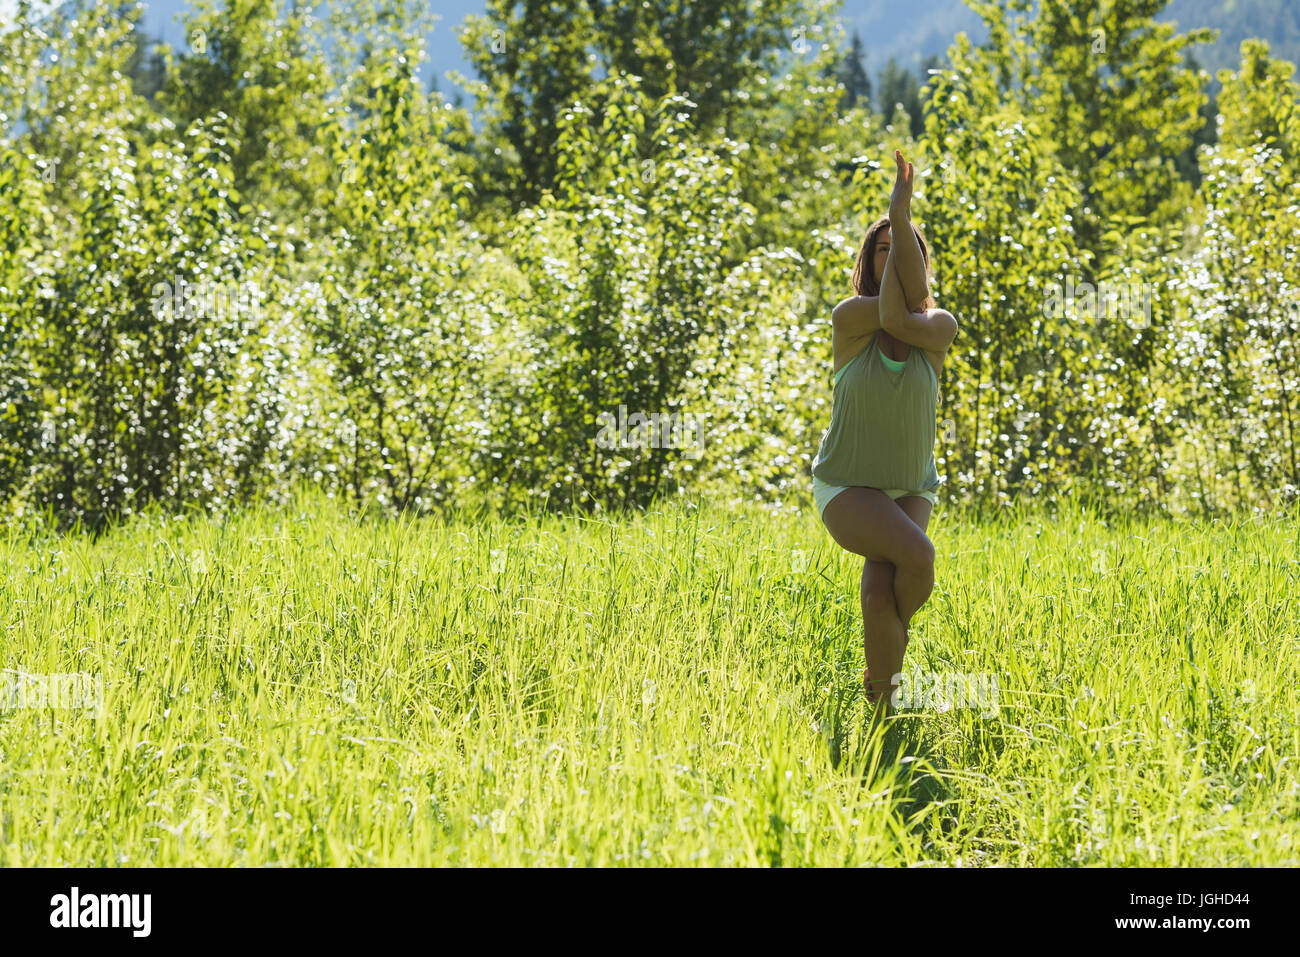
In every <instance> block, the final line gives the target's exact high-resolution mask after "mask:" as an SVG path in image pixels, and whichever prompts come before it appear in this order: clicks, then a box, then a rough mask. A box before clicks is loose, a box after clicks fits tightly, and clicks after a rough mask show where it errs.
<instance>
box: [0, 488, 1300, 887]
mask: <svg viewBox="0 0 1300 957" xmlns="http://www.w3.org/2000/svg"><path fill="white" fill-rule="evenodd" d="M928 532H929V535H930V537H931V538H932V540H933V541H934V542H935V546H936V549H937V558H936V576H937V584H936V586H935V590H934V593H933V595H932V596H931V598H930V600H929V602H928V603H927V604H926V605H925V606H924V607H923V608H922V609H921V610H920V612H918V614H917V616H916V618H915V619H914V621H913V637H912V642H911V645H910V646H909V648H908V653H907V660H906V667H907V668H908V669H915V670H917V671H918V672H923V673H926V674H939V675H982V676H984V680H985V689H986V690H987V688H988V683H989V682H990V681H992V680H993V679H995V687H996V696H997V700H996V707H995V708H988V707H985V708H977V707H960V706H949V707H946V708H945V707H943V706H942V702H935V701H929V702H922V704H923V706H921V707H914V708H899V709H897V710H895V711H894V713H893V715H892V716H891V717H890V718H888V719H887V720H885V721H883V722H881V721H879V720H871V719H870V716H869V715H868V712H867V710H866V706H865V702H864V699H863V694H862V687H861V675H862V665H863V652H862V635H861V627H862V626H861V621H862V619H861V609H860V600H859V582H860V577H861V570H862V569H861V564H860V561H859V560H858V559H855V558H854V557H853V556H851V555H848V554H847V553H845V552H843V551H842V550H841V549H840V548H839V547H838V546H836V545H835V544H834V543H833V542H832V541H831V539H830V538H829V536H828V534H827V533H826V532H825V530H824V529H823V528H822V526H821V525H820V524H819V523H818V521H817V518H816V515H815V513H814V512H813V510H812V507H811V503H807V504H806V505H805V506H804V507H802V508H798V509H796V510H792V511H788V512H779V511H774V510H768V509H765V508H762V507H758V506H750V505H731V506H723V505H720V504H717V505H715V504H709V503H707V502H705V503H699V504H693V503H676V502H674V503H668V504H662V505H656V506H655V507H654V508H652V509H650V510H648V511H644V512H631V513H628V514H626V515H623V516H613V515H611V516H609V517H601V516H600V515H599V514H597V515H596V516H586V517H578V516H566V515H562V514H550V515H542V514H540V513H535V514H534V515H533V516H532V517H528V516H524V517H522V518H517V519H512V520H506V519H503V518H500V517H496V516H494V515H492V514H488V513H486V512H479V513H474V512H469V511H461V512H451V513H448V515H447V516H445V517H443V518H427V517H426V518H410V517H400V516H399V517H381V516H378V515H376V514H365V513H361V512H357V511H354V510H350V509H349V508H348V507H346V506H343V505H340V504H339V503H338V502H336V501H334V500H331V499H328V498H326V497H324V496H321V495H319V494H317V493H312V492H308V491H299V492H297V493H295V495H294V497H293V498H292V500H291V501H290V502H289V503H288V504H286V505H283V506H269V505H268V506H260V507H257V506H253V507H247V508H242V509H239V510H236V511H234V512H231V513H230V514H229V515H228V516H226V517H224V518H222V517H193V518H190V519H186V520H176V519H167V518H164V517H163V515H162V513H161V512H160V511H158V510H155V509H150V510H148V511H146V512H144V513H142V514H140V515H137V516H135V517H133V518H132V519H131V520H130V521H128V522H125V523H123V524H121V525H116V526H113V527H111V528H109V529H108V530H107V532H106V533H105V534H103V535H101V536H99V537H98V538H95V537H93V536H91V535H89V534H80V533H73V534H62V533H56V532H54V531H46V530H44V529H43V528H42V527H41V526H39V525H36V524H31V523H28V524H27V525H15V526H11V527H9V528H8V529H7V530H5V531H4V532H3V538H2V539H0V557H2V561H3V565H4V574H3V576H2V577H0V609H2V610H3V615H4V622H3V625H4V641H3V646H2V651H0V664H2V666H3V668H4V669H5V672H4V675H3V677H4V678H5V682H6V683H5V686H4V687H5V688H6V698H5V700H4V702H3V704H2V706H0V865H4V866H15V865H33V866H179V865H203V866H270V867H285V866H300V865H327V866H342V865H540V866H571V865H579V866H580V865H605V866H620V865H629V866H661V865H668V866H705V865H724V866H726V865H734V866H759V867H768V866H773V867H776V866H780V867H790V866H859V865H916V866H922V865H960V866H987V865H1035V866H1114V865H1140V866H1145V865H1155V866H1213V865H1265V866H1296V864H1297V859H1298V858H1300V853H1298V851H1297V847H1296V844H1297V839H1298V838H1300V788H1298V786H1297V766H1296V762H1297V758H1298V756H1300V727H1298V726H1297V721H1296V716H1297V713H1300V709H1298V708H1297V701H1296V685H1297V671H1298V669H1300V664H1298V663H1300V654H1297V641H1298V640H1300V558H1298V557H1297V556H1300V526H1298V524H1297V520H1296V517H1295V516H1294V514H1292V515H1286V514H1284V513H1277V514H1274V515H1272V516H1269V517H1266V518H1255V519H1238V520H1236V521H1233V522H1223V521H1218V522H1204V523H1194V522H1191V521H1187V520H1177V521H1175V520H1171V519H1161V518H1153V519H1137V518H1134V519H1131V520H1128V519H1125V520H1116V519H1114V518H1109V519H1107V518H1103V517H1101V516H1099V515H1098V514H1096V513H1094V512H1090V511H1088V510H1087V509H1086V508H1084V507H1082V506H1078V505H1075V506H1071V507H1063V508H1062V509H1061V510H1060V511H1058V512H1056V513H1049V512H1048V511H1047V510H1045V509H1044V510H1042V511H1041V512H1035V511H1033V510H1031V509H1019V510H1016V511H1014V512H1010V511H1009V512H1008V513H1006V514H1005V515H1004V516H1002V517H987V516H985V517H982V518H981V517H978V516H976V515H975V514H974V513H969V514H968V513H966V512H963V511H961V510H960V509H958V508H956V507H948V506H946V505H945V504H944V503H942V502H941V504H940V507H939V508H938V509H937V510H936V512H935V514H934V516H933V518H932V519H931V523H930V526H929V530H928ZM73 673H79V674H86V675H93V676H95V677H96V679H98V680H100V681H101V686H102V700H99V701H97V702H93V704H94V705H95V706H94V707H92V706H90V704H91V703H90V702H86V701H83V702H82V707H81V708H74V707H69V706H67V702H66V701H63V702H61V703H60V702H54V701H52V700H51V699H50V698H49V697H47V698H46V700H44V701H43V702H42V701H41V700H39V698H38V697H36V695H35V693H34V690H33V689H34V688H35V687H36V685H35V684H34V682H36V681H38V678H33V677H32V676H52V675H64V674H73ZM983 703H984V704H985V705H987V704H988V702H987V701H985V702H983ZM950 704H951V702H950Z"/></svg>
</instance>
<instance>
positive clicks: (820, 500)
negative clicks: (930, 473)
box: [812, 475, 939, 515]
mask: <svg viewBox="0 0 1300 957" xmlns="http://www.w3.org/2000/svg"><path fill="white" fill-rule="evenodd" d="M812 480H813V501H814V502H816V503H817V514H818V515H822V514H824V513H825V511H826V505H827V503H828V502H830V500H831V499H833V498H834V497H835V496H836V495H839V494H840V492H843V491H844V490H845V489H846V488H853V486H851V485H831V484H830V483H829V482H823V481H822V480H821V479H819V478H818V477H817V476H815V475H814V476H813V477H812ZM880 491H882V492H884V493H885V494H886V495H888V496H889V497H890V498H892V499H900V498H903V497H904V496H906V495H919V496H920V497H921V498H923V499H925V500H926V501H927V502H929V503H930V504H931V505H937V504H939V495H938V493H936V492H932V491H923V492H909V491H908V490H907V489H905V488H882V489H881V490H880Z"/></svg>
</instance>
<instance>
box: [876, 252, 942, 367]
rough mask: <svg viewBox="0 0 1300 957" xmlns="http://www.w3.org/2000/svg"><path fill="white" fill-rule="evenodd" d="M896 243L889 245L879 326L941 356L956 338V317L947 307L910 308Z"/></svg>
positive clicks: (881, 290) (909, 343) (896, 337)
mask: <svg viewBox="0 0 1300 957" xmlns="http://www.w3.org/2000/svg"><path fill="white" fill-rule="evenodd" d="M896 246H897V244H896V243H890V244H889V255H888V256H887V257H886V258H885V275H884V276H883V277H882V279H881V283H880V327H881V328H882V329H884V330H885V331H886V332H887V333H889V334H890V335H891V336H893V337H894V338H895V339H897V340H899V341H900V342H906V343H907V344H908V345H909V346H915V347H916V348H918V349H926V350H928V351H930V352H936V353H939V354H940V355H942V354H943V353H945V352H947V351H948V347H949V346H951V345H952V341H953V339H955V338H957V320H956V319H954V318H953V316H952V313H950V312H948V310H946V309H927V310H925V311H924V312H911V311H909V310H908V308H907V306H906V305H905V304H904V302H903V284H902V282H901V281H900V280H899V277H898V270H897V263H896V260H895V259H894V249H895V248H896Z"/></svg>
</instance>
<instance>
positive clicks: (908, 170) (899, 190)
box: [889, 150, 912, 217]
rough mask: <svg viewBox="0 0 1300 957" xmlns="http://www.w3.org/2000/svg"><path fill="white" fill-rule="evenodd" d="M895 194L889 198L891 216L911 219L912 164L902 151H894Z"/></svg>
mask: <svg viewBox="0 0 1300 957" xmlns="http://www.w3.org/2000/svg"><path fill="white" fill-rule="evenodd" d="M894 164H895V166H896V167H897V171H896V173H895V174H894V192H893V194H892V195H891V196H890V197H889V215H890V216H903V217H910V216H911V215H912V164H911V163H909V162H907V161H906V160H905V159H903V154H902V152H901V151H900V150H894Z"/></svg>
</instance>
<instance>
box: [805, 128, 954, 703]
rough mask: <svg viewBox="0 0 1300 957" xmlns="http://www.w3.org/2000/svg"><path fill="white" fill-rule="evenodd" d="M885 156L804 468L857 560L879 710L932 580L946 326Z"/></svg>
mask: <svg viewBox="0 0 1300 957" xmlns="http://www.w3.org/2000/svg"><path fill="white" fill-rule="evenodd" d="M894 162H895V163H896V165H897V174H896V176H895V180H894V192H893V195H892V196H891V197H890V201H889V215H888V216H887V217H884V218H882V219H880V220H878V221H877V222H875V223H873V224H872V226H871V228H870V230H869V231H868V232H867V238H866V240H865V241H864V242H863V244H862V249H861V250H859V252H858V260H857V264H856V266H855V267H854V270H853V286H854V288H855V289H856V290H857V292H858V295H856V296H853V297H851V298H849V299H845V300H844V301H843V302H841V303H840V304H839V305H838V306H836V307H835V309H834V311H833V312H832V313H831V352H832V374H833V381H834V386H833V399H832V404H831V423H830V427H829V428H828V429H827V430H826V433H825V434H824V435H823V436H822V442H821V447H820V448H819V449H818V452H817V457H816V458H815V459H814V460H813V467H812V473H813V497H814V499H815V500H816V502H817V510H818V512H819V513H820V514H821V518H822V522H823V523H824V524H825V525H826V528H827V529H828V530H829V531H830V533H831V537H832V538H834V539H835V541H836V542H838V543H839V544H840V545H841V546H842V547H843V548H845V549H847V550H849V551H851V552H853V553H854V554H856V555H861V556H862V557H863V558H864V559H865V564H864V566H863V569H862V625H863V644H864V650H865V657H866V663H867V667H866V668H865V669H864V670H863V673H862V682H863V687H864V688H865V690H866V693H867V699H868V700H869V701H871V702H872V704H876V703H878V702H879V701H880V700H881V698H882V697H885V698H886V713H887V695H886V692H889V691H892V689H893V687H894V683H893V679H894V678H896V677H898V676H899V673H900V672H901V671H902V666H903V652H904V651H905V650H906V648H907V642H908V639H909V637H910V635H909V633H908V625H909V623H910V622H911V620H912V615H914V614H915V613H916V610H917V609H918V608H920V607H921V605H922V604H923V603H924V602H925V600H926V599H927V598H929V597H930V592H931V591H932V590H933V588H934V546H933V545H932V544H931V543H930V539H929V538H927V537H926V534H925V528H926V525H927V524H928V523H929V521H930V511H931V509H932V508H933V507H934V504H935V502H936V501H938V495H937V494H936V493H937V490H938V488H939V485H940V484H941V483H940V479H939V473H938V470H937V469H936V467H935V461H934V432H935V413H936V404H937V401H938V392H939V374H940V372H941V371H942V369H943V361H944V357H945V356H946V355H947V353H948V348H949V346H951V345H952V341H953V339H954V338H955V337H956V335H957V321H956V319H954V318H953V316H952V314H951V313H949V312H947V311H946V310H943V309H936V308H934V306H935V303H934V299H933V298H931V296H930V289H929V280H928V273H929V267H930V259H929V252H928V251H927V250H926V247H925V240H924V239H923V238H922V237H921V234H920V232H919V231H918V230H917V229H916V227H915V226H913V225H912V222H911V199H912V164H911V163H908V162H906V161H905V160H904V159H903V154H902V153H901V152H899V151H898V150H895V151H894ZM912 303H915V304H916V306H915V307H912V306H910V305H909V304H912ZM873 674H875V675H877V677H876V678H874V679H873V678H872V677H871V675H873Z"/></svg>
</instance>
